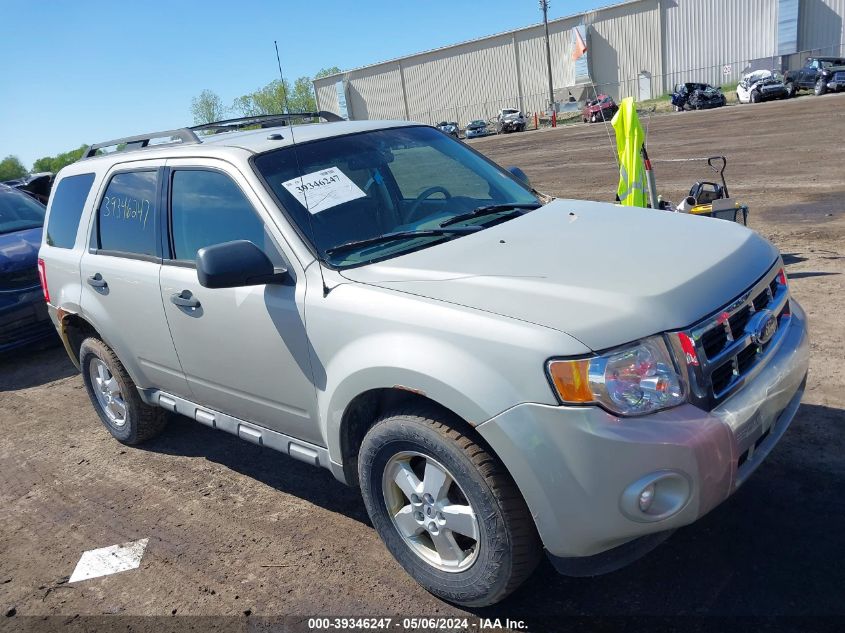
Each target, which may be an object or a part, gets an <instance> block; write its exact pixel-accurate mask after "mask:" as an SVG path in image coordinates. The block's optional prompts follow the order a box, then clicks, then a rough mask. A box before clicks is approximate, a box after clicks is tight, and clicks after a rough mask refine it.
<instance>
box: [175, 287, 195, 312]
mask: <svg viewBox="0 0 845 633" xmlns="http://www.w3.org/2000/svg"><path fill="white" fill-rule="evenodd" d="M170 301H171V303H173V304H175V305H177V306H179V307H180V308H199V307H200V302H199V299H197V298H196V297H194V296H193V295H192V294H191V291H190V290H183V291H182V292H176V293H174V294H172V295H170Z"/></svg>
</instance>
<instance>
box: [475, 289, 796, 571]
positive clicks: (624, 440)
mask: <svg viewBox="0 0 845 633" xmlns="http://www.w3.org/2000/svg"><path fill="white" fill-rule="evenodd" d="M787 328H788V329H787V331H786V332H785V334H784V338H783V342H782V344H781V345H780V347H779V348H778V350H777V352H776V353H775V354H774V355H773V356H772V357H771V358H770V359H769V360H768V362H767V364H766V366H765V368H764V369H762V370H761V371H760V373H759V374H757V376H756V377H755V378H754V379H753V380H752V381H751V382H749V383H748V384H747V385H745V386H744V388H743V389H742V390H740V391H739V392H737V393H736V394H734V395H733V396H731V397H730V398H728V399H727V400H726V401H724V402H723V403H722V404H720V405H719V406H718V407H716V408H715V409H713V410H712V411H709V412H706V411H702V410H701V409H699V408H697V407H695V406H693V405H691V404H686V405H682V406H679V407H676V408H674V409H670V410H667V411H661V412H659V413H657V414H654V415H649V416H643V417H639V418H619V417H617V416H614V415H612V414H610V413H607V412H606V411H604V410H603V409H600V408H598V407H561V406H549V405H541V404H521V405H518V406H516V407H513V408H511V409H508V410H507V411H505V412H503V413H501V414H500V415H498V416H496V417H495V418H492V419H491V420H489V421H487V422H485V423H483V424H481V425H479V426H478V427H477V430H478V431H479V432H480V433H481V435H482V437H484V439H485V440H486V441H487V442H488V443H489V444H490V446H491V447H492V448H493V450H494V451H495V452H496V453H497V454H498V456H499V457H500V458H501V459H502V461H503V462H504V464H505V466H506V467H507V468H508V470H509V472H510V474H511V475H512V476H513V478H514V480H515V481H516V484H517V486H519V489H520V491H521V492H522V494H523V496H524V498H525V500H526V502H527V504H528V507H529V509H530V510H531V513H532V515H533V517H534V521H535V523H536V526H537V530H538V532H539V534H540V537H541V538H542V540H543V544H544V545H545V547H546V550H547V551H548V552H549V554H551V555H552V556H554V557H565V558H571V557H588V556H595V555H597V554H600V553H602V552H607V551H608V550H611V549H613V548H616V547H618V546H620V545H623V544H625V543H628V542H629V541H633V540H634V539H637V538H640V537H644V536H648V535H652V534H655V533H658V532H664V531H666V530H672V529H675V528H677V527H680V526H682V525H687V524H689V523H692V522H693V521H695V520H697V519H698V518H700V517H701V516H703V515H704V514H706V513H707V512H709V511H710V510H711V509H713V508H714V507H715V506H717V505H718V504H719V503H721V502H722V501H724V500H725V499H726V498H727V497H728V496H730V495H731V494H732V493H733V492H734V491H735V490H736V489H737V488H738V487H739V486H740V485H741V484H742V483H743V482H744V481H745V480H746V479H747V478H748V476H749V475H750V474H751V472H753V471H754V469H756V468H757V466H759V465H760V463H761V462H762V461H763V459H765V457H766V455H768V453H769V452H770V451H771V450H772V448H773V447H774V445H775V444H776V443H777V441H778V440H779V439H780V437H781V436H782V435H783V433H784V432H785V431H786V428H787V427H788V426H789V423H790V422H791V421H792V418H793V416H794V415H795V412H796V410H797V409H798V405H799V403H800V401H801V396H802V394H803V390H804V381H805V379H806V375H807V368H808V365H809V340H808V335H807V326H806V316H805V315H804V312H803V311H802V310H801V307H800V306H799V305H798V303H797V302H795V301H792V317H791V318H790V319H789V324H788V326H787ZM660 477H668V478H669V479H667V481H669V480H671V481H673V482H674V483H673V485H674V486H675V488H674V491H673V494H674V495H676V497H677V499H678V500H679V501H678V504H677V506H676V507H672V508H671V512H669V513H668V514H666V515H665V516H657V517H655V516H646V515H638V514H637V509H636V502H634V506H633V509H632V506H631V491H632V490H638V489H639V488H637V486H638V485H640V484H641V482H648V481H650V480H652V479H654V478H657V479H659V478H660ZM659 486H660V484H658V489H659Z"/></svg>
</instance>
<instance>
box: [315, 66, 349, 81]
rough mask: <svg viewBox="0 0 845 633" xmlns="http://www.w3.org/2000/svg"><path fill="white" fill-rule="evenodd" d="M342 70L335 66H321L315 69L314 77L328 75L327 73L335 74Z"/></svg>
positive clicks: (318, 77)
mask: <svg viewBox="0 0 845 633" xmlns="http://www.w3.org/2000/svg"><path fill="white" fill-rule="evenodd" d="M342 72H343V71H342V70H341V69H340V68H338V67H337V66H332V67H331V68H321V69H320V70H318V71H317V74H316V75H314V79H320V78H321V77H328V76H329V75H336V74H338V73H342Z"/></svg>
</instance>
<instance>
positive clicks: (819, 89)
mask: <svg viewBox="0 0 845 633" xmlns="http://www.w3.org/2000/svg"><path fill="white" fill-rule="evenodd" d="M813 92H814V93H815V95H816V96H817V97H821V96H822V95H823V94H824V93H826V92H827V84H826V83H825V82H824V79H819V80H818V81H817V82H816V87H815V88H814V89H813Z"/></svg>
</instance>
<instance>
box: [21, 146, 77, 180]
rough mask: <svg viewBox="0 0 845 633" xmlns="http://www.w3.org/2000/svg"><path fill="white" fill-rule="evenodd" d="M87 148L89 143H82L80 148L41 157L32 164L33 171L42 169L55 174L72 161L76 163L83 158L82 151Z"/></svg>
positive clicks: (36, 171)
mask: <svg viewBox="0 0 845 633" xmlns="http://www.w3.org/2000/svg"><path fill="white" fill-rule="evenodd" d="M87 148H88V146H87V145H80V146H79V147H78V148H76V149H72V150H70V151H69V152H63V153H61V154H56V155H55V156H45V157H44V158H39V159H38V160H36V161H35V162H34V163H33V164H32V171H33V173H38V172H40V171H50V172H53V173H54V174H55V173H57V172H58V171H59V170H60V169H61V168H62V167H65V166H67V165H70V164H71V163H75V162H76V161H78V160H79V159H80V158H82V153H83V152H84V151H85V150H86V149H87Z"/></svg>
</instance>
